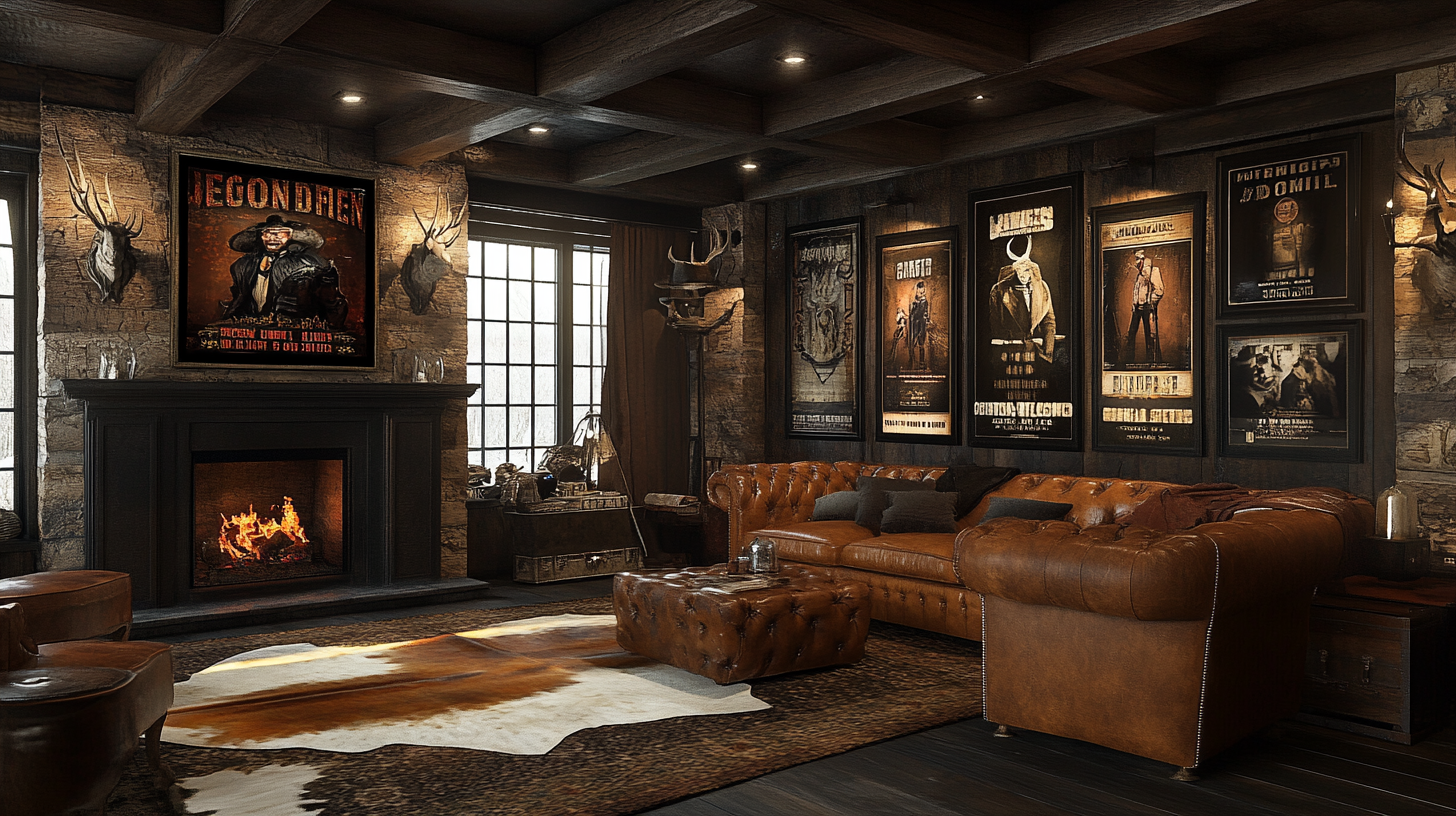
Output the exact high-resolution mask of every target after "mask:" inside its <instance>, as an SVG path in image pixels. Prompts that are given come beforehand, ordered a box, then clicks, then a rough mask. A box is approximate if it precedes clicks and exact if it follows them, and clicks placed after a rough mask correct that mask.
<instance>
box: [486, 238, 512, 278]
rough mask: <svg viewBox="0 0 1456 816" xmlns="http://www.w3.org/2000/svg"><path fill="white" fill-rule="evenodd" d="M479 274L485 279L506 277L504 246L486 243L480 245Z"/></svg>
mask: <svg viewBox="0 0 1456 816" xmlns="http://www.w3.org/2000/svg"><path fill="white" fill-rule="evenodd" d="M480 268H481V273H482V274H483V275H485V276H486V277H487V278H504V277H505V276H506V245H505V244H497V243H494V242H487V243H485V244H482V245H481V267H480Z"/></svg>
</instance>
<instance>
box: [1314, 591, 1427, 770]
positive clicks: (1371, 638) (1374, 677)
mask: <svg viewBox="0 0 1456 816" xmlns="http://www.w3.org/2000/svg"><path fill="white" fill-rule="evenodd" d="M1449 614H1450V610H1448V609H1447V608H1444V607H1437V606H1425V605H1420V604H1410V603H1400V602H1396V601H1388V600H1374V599H1370V598H1360V597H1351V596H1341V595H1335V596H1326V595H1323V594H1322V595H1321V596H1319V597H1316V599H1315V601H1314V605H1313V607H1312V608H1311V610H1310V637H1309V651H1308V653H1307V655H1306V659H1305V683H1304V698H1303V706H1302V710H1303V713H1302V714H1301V719H1304V720H1307V721H1310V722H1315V723H1318V724H1320V725H1324V726H1327V727H1330V728H1336V729H1339V730H1342V731H1350V732H1355V733H1359V734H1365V735H1368V736H1374V737H1380V738H1382V739H1388V740H1391V741H1392V742H1399V743H1402V744H1405V745H1409V744H1411V743H1412V742H1414V741H1416V740H1418V739H1420V738H1421V737H1423V736H1425V735H1426V734H1429V733H1430V732H1431V731H1434V730H1435V729H1437V728H1439V727H1440V726H1441V725H1443V724H1444V723H1445V722H1446V715H1447V713H1448V710H1449V707H1450V698H1451V690H1450V683H1449V681H1448V679H1447V677H1448V672H1449V670H1450V667H1449V649H1450V637H1449V624H1450V622H1449V620H1448V617H1449Z"/></svg>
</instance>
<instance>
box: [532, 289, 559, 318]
mask: <svg viewBox="0 0 1456 816" xmlns="http://www.w3.org/2000/svg"><path fill="white" fill-rule="evenodd" d="M533 319H534V320H535V321H536V322H537V323H555V322H556V284H554V283H538V284H536V312H535V316H534V318H533Z"/></svg>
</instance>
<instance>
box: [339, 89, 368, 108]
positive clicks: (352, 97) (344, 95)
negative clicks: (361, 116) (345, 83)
mask: <svg viewBox="0 0 1456 816" xmlns="http://www.w3.org/2000/svg"><path fill="white" fill-rule="evenodd" d="M338 98H339V101H340V102H343V103H344V104H345V105H357V104H359V103H360V102H363V101H364V94H361V93H359V92H358V91H340V92H339V97H338Z"/></svg>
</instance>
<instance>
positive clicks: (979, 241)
mask: <svg viewBox="0 0 1456 816" xmlns="http://www.w3.org/2000/svg"><path fill="white" fill-rule="evenodd" d="M970 214H971V258H972V260H971V270H972V271H971V302H972V303H973V304H974V313H975V331H974V333H973V337H972V338H971V354H972V357H973V359H974V371H975V375H974V379H973V380H972V382H971V388H972V396H971V435H970V439H969V440H967V444H970V445H975V446H985V447H1006V448H1040V449H1048V450H1080V449H1081V447H1082V434H1081V426H1082V418H1081V414H1080V412H1079V410H1078V407H1077V406H1078V405H1079V404H1080V391H1079V383H1080V380H1081V376H1080V374H1081V360H1080V356H1081V355H1080V353H1079V349H1080V347H1081V344H1082V337H1081V332H1080V325H1079V323H1080V319H1079V317H1078V311H1079V310H1080V309H1081V302H1082V300H1081V291H1080V279H1081V273H1080V270H1081V259H1082V177H1081V175H1079V174H1072V175H1066V176H1057V177H1054V178H1049V179H1043V180H1040V181H1035V182H1030V183H1026V184H1016V185H1011V186H1007V187H997V188H992V189H987V190H978V191H975V192H972V193H971V196H970Z"/></svg>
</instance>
